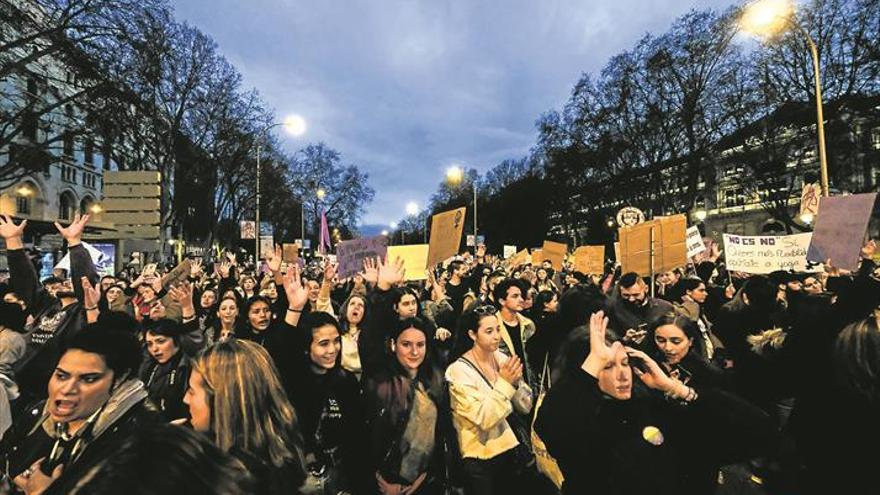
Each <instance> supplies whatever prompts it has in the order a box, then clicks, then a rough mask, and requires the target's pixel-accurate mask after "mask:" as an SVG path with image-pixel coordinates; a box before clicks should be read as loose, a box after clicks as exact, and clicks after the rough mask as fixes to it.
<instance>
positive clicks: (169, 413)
mask: <svg viewBox="0 0 880 495" xmlns="http://www.w3.org/2000/svg"><path fill="white" fill-rule="evenodd" d="M185 331H186V327H185V326H184V325H180V324H179V323H177V322H176V321H173V320H167V319H165V320H159V321H156V322H152V323H151V324H150V325H149V326H147V328H146V329H145V330H144V332H143V335H144V345H145V346H146V351H147V352H146V355H145V356H144V360H143V363H142V364H141V367H140V371H139V372H138V376H140V379H141V381H142V382H144V385H145V386H146V387H147V392H148V393H149V394H150V400H151V401H153V404H155V405H156V407H158V408H159V411H160V412H161V413H162V417H164V418H165V420H167V421H172V420H175V419H180V418H186V417H187V415H188V409H187V407H186V405H185V404H184V403H183V395H184V394H185V393H186V388H187V383H188V382H189V373H190V369H191V367H190V356H188V355H187V353H186V352H184V351H183V349H182V347H181V336H182V335H183V333H184V332H185Z"/></svg>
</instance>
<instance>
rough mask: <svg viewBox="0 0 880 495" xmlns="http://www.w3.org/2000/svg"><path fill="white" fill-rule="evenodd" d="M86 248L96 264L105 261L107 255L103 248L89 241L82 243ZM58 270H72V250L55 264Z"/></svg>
mask: <svg viewBox="0 0 880 495" xmlns="http://www.w3.org/2000/svg"><path fill="white" fill-rule="evenodd" d="M81 244H82V245H83V247H84V248H86V252H87V253H89V257H90V258H92V263H94V264H95V265H96V266H97V265H101V264H103V263H104V257H105V256H106V255H105V253H104V252H102V250H101V249H98V248H97V247H95V246H92V245H91V244H89V243H88V242H82V243H81ZM55 269H56V270H67V271H68V272H69V271H70V252H69V251H68V252H67V253H65V255H64V257H63V258H61V260H60V261H59V262H58V264H57V265H55Z"/></svg>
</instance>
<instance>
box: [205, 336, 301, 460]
mask: <svg viewBox="0 0 880 495" xmlns="http://www.w3.org/2000/svg"><path fill="white" fill-rule="evenodd" d="M193 370H195V371H197V372H198V373H199V374H200V375H201V376H202V380H203V382H204V386H205V391H206V392H207V396H208V404H209V406H210V408H211V431H212V432H213V434H214V442H215V444H216V445H217V446H218V447H219V448H220V449H221V450H223V451H224V452H229V450H230V449H232V448H233V447H239V448H241V449H243V450H245V451H247V452H250V453H251V454H254V455H257V456H260V457H263V458H266V459H268V460H269V461H270V462H271V463H272V464H273V465H274V466H276V467H281V466H283V465H284V464H285V463H287V462H291V461H293V462H295V463H297V464H298V465H299V467H300V468H301V469H304V460H303V455H302V448H301V445H302V438H301V434H300V431H299V427H298V424H297V419H296V413H295V412H294V410H293V406H292V405H291V404H290V401H289V400H288V399H287V396H286V395H285V393H284V389H283V388H282V387H281V381H280V380H279V378H278V370H277V369H276V368H275V364H274V363H273V362H272V358H271V357H269V353H267V352H266V350H265V349H263V348H262V347H261V346H259V345H257V344H255V343H253V342H249V341H246V340H237V339H233V340H230V341H227V342H220V343H217V344H215V345H213V346H211V347H208V348H206V349H205V350H204V351H202V353H201V354H200V355H199V357H198V358H197V359H196V360H195V363H194V364H193Z"/></svg>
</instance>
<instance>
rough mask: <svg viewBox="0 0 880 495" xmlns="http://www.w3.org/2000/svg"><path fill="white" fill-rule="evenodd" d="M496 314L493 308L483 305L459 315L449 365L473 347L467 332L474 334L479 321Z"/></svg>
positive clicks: (478, 326)
mask: <svg viewBox="0 0 880 495" xmlns="http://www.w3.org/2000/svg"><path fill="white" fill-rule="evenodd" d="M496 312H497V310H496V308H495V306H492V305H489V304H484V305H482V306H475V307H473V308H471V309H470V310H468V311H465V312H464V313H462V314H461V317H460V318H459V319H458V328H457V329H456V331H455V342H453V345H452V353H450V355H449V362H450V363H452V362H454V361H455V360H457V359H458V358H460V357H461V356H462V355H464V353H466V352H467V351H469V350H470V349H471V348H472V347H473V346H474V339H472V338H471V337H470V335H468V332H469V331H473V332H474V333H476V332H477V329H478V328H480V321H481V320H482V319H483V318H485V317H488V316H492V317H493V318H494V317H495V313H496Z"/></svg>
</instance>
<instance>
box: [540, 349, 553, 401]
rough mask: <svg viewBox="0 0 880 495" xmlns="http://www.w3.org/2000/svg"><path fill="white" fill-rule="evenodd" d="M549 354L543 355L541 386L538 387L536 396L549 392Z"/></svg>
mask: <svg viewBox="0 0 880 495" xmlns="http://www.w3.org/2000/svg"><path fill="white" fill-rule="evenodd" d="M549 360H550V353H549V352H548V353H547V354H545V355H544V369H543V370H542V371H541V384H540V386H539V387H538V394H543V393H544V391H545V390H550V362H549Z"/></svg>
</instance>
